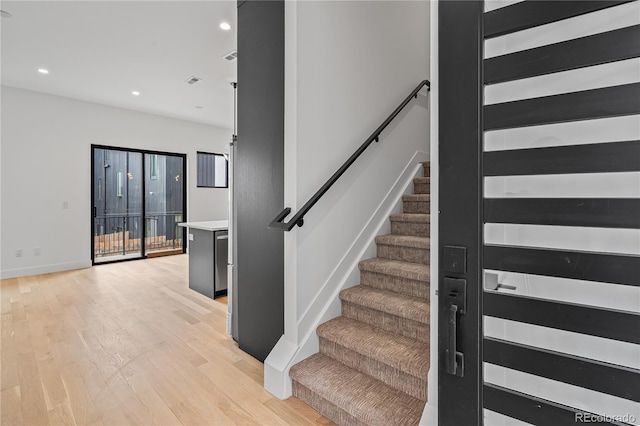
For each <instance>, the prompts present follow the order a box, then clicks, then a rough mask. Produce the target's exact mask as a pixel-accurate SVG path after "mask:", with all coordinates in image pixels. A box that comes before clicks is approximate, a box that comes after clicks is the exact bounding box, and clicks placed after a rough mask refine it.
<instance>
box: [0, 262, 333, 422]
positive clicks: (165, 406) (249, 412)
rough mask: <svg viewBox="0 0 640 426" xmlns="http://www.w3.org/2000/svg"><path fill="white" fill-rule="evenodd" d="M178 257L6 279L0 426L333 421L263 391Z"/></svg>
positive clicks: (257, 372)
mask: <svg viewBox="0 0 640 426" xmlns="http://www.w3.org/2000/svg"><path fill="white" fill-rule="evenodd" d="M187 282H188V257H187V255H178V256H170V257H158V258H154V259H147V260H140V261H135V262H124V263H117V264H108V265H98V266H95V267H93V268H89V269H82V270H78V271H69V272H60V273H54V274H46V275H37V276H32V277H23V278H14V279H8V280H2V282H1V285H2V287H1V296H2V297H1V300H2V311H1V312H2V324H1V327H2V328H1V337H0V338H1V340H0V343H1V349H0V352H1V355H2V356H1V362H2V364H1V370H2V376H1V380H0V385H1V394H2V399H1V402H0V412H1V424H2V425H46V424H55V425H57V424H77V425H128V424H137V425H152V424H163V425H179V424H184V425H332V424H333V423H332V422H331V421H330V420H328V419H327V418H325V417H323V416H321V415H320V414H319V413H318V412H316V411H315V410H313V409H312V408H310V407H308V406H307V405H305V404H304V403H302V402H301V401H300V400H298V399H296V398H289V399H288V400H286V401H280V400H278V399H277V398H275V397H273V396H272V395H271V394H269V393H268V392H267V391H265V390H264V389H263V387H262V382H263V365H262V363H260V362H259V361H257V360H256V359H254V358H253V357H251V356H249V355H248V354H246V353H245V352H243V351H241V350H240V349H239V348H238V345H237V344H236V343H235V342H234V341H233V340H232V339H231V338H230V337H229V336H227V335H226V333H225V324H226V310H227V308H226V298H223V299H222V300H220V301H218V300H215V301H214V300H211V299H208V298H207V297H205V296H202V295H200V294H198V293H196V292H194V291H191V290H189V288H188V284H187Z"/></svg>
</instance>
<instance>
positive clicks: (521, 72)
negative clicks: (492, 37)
mask: <svg viewBox="0 0 640 426" xmlns="http://www.w3.org/2000/svg"><path fill="white" fill-rule="evenodd" d="M638 56H640V25H634V26H631V27H626V28H622V29H618V30H613V31H608V32H604V33H600V34H595V35H591V36H588V37H581V38H578V39H574V40H568V41H564V42H561V43H556V44H550V45H547V46H542V47H537V48H534V49H529V50H524V51H520V52H516V53H511V54H508V55H502V56H497V57H495V58H490V59H487V60H485V61H484V82H485V84H495V83H502V82H505V81H511V80H517V79H521V78H528V77H534V76H537V75H542V74H549V73H553V72H559V71H567V70H572V69H576V68H582V67H588V66H593V65H599V64H605V63H608V62H614V61H620V60H624V59H630V58H636V57H638Z"/></svg>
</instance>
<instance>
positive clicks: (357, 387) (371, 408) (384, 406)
mask: <svg viewBox="0 0 640 426" xmlns="http://www.w3.org/2000/svg"><path fill="white" fill-rule="evenodd" d="M290 375H291V378H292V379H293V380H294V381H296V382H298V383H300V384H301V385H302V386H304V387H306V388H308V389H309V390H311V391H312V392H315V393H316V394H317V395H318V396H319V397H321V398H323V399H325V400H326V401H328V402H329V403H330V404H333V405H335V406H337V407H339V408H340V409H342V410H344V411H346V412H347V413H349V414H350V415H352V416H353V417H355V418H356V419H358V420H360V421H362V422H363V423H364V424H368V425H371V426H378V425H380V426H389V425H397V426H405V425H407V426H409V425H417V424H418V423H419V421H420V417H421V416H422V411H423V409H424V404H425V403H424V401H420V400H419V399H417V398H414V397H412V396H410V395H407V394H406V393H404V392H400V391H398V390H396V389H393V388H391V387H390V386H387V385H385V384H384V383H382V382H380V381H378V380H375V379H372V378H371V377H369V376H367V375H366V374H363V373H360V372H358V371H356V370H353V369H351V368H349V367H347V366H346V365H344V364H342V363H340V362H337V361H335V360H333V359H331V358H329V357H327V356H325V355H323V354H320V353H318V354H315V355H312V356H311V357H309V358H307V359H305V360H304V361H302V362H300V363H298V364H296V365H294V366H293V367H291V370H290Z"/></svg>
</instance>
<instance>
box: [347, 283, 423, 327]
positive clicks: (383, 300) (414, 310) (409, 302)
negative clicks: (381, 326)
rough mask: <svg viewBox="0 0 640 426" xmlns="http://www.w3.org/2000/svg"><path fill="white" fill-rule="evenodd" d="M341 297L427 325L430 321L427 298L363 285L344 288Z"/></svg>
mask: <svg viewBox="0 0 640 426" xmlns="http://www.w3.org/2000/svg"><path fill="white" fill-rule="evenodd" d="M340 299H341V300H343V301H345V302H350V303H355V304H357V305H362V306H365V307H367V308H370V309H375V310H376V311H382V312H386V313H388V314H391V315H397V316H399V317H403V318H407V319H410V320H413V321H418V322H421V323H424V324H425V325H426V324H428V323H429V302H428V301H427V300H425V299H420V298H417V297H411V296H405V295H403V294H399V293H393V292H391V291H386V290H379V289H376V288H372V287H367V286H363V285H357V286H355V287H351V288H348V289H345V290H342V291H341V292H340Z"/></svg>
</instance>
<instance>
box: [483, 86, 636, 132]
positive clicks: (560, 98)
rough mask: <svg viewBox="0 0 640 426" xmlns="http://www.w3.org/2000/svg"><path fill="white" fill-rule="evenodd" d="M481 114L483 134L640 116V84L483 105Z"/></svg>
mask: <svg viewBox="0 0 640 426" xmlns="http://www.w3.org/2000/svg"><path fill="white" fill-rule="evenodd" d="M483 112H484V129H485V130H498V129H509V128H513V127H523V126H535V125H539V124H551V123H562V122H566V121H578V120H588V119H594V118H606V117H617V116H623V115H631V114H640V83H631V84H623V85H620V86H612V87H605V88H601V89H591V90H583V91H580V92H573V93H565V94H560V95H553V96H543V97H540V98H532V99H524V100H520V101H512V102H503V103H499V104H493V105H486V106H485V107H484V108H483Z"/></svg>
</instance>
